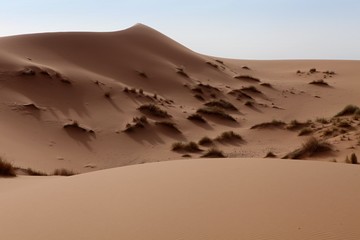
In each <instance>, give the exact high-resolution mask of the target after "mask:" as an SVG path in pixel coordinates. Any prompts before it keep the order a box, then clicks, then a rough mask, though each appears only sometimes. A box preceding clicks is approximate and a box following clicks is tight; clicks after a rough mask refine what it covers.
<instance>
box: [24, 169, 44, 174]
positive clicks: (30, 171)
mask: <svg viewBox="0 0 360 240" xmlns="http://www.w3.org/2000/svg"><path fill="white" fill-rule="evenodd" d="M24 172H26V173H27V174H29V175H30V176H47V174H46V173H44V172H41V171H38V170H34V169H31V168H27V169H24Z"/></svg>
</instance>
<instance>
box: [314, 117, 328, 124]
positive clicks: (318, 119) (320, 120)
mask: <svg viewBox="0 0 360 240" xmlns="http://www.w3.org/2000/svg"><path fill="white" fill-rule="evenodd" d="M316 122H318V123H322V124H328V123H329V120H327V119H326V118H317V119H316Z"/></svg>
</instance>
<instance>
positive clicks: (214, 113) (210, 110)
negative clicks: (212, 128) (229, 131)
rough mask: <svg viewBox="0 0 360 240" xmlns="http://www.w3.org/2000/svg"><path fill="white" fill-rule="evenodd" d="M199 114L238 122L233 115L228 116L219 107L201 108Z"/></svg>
mask: <svg viewBox="0 0 360 240" xmlns="http://www.w3.org/2000/svg"><path fill="white" fill-rule="evenodd" d="M197 113H202V114H206V115H211V116H215V117H218V118H221V119H224V120H228V121H232V122H237V121H236V119H235V118H233V117H232V116H231V115H229V114H227V113H226V112H224V110H222V109H221V108H218V107H204V108H200V109H198V110H197Z"/></svg>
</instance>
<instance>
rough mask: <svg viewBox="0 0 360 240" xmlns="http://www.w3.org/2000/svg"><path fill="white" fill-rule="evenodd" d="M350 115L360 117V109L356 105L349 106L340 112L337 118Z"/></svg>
mask: <svg viewBox="0 0 360 240" xmlns="http://www.w3.org/2000/svg"><path fill="white" fill-rule="evenodd" d="M348 115H360V108H359V107H358V106H355V105H347V106H346V107H345V108H344V109H343V110H341V111H340V112H338V113H337V114H336V115H335V117H342V116H348Z"/></svg>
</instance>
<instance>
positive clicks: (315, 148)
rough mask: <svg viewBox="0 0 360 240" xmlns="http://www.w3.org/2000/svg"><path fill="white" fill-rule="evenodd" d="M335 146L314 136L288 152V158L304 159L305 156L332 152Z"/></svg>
mask: <svg viewBox="0 0 360 240" xmlns="http://www.w3.org/2000/svg"><path fill="white" fill-rule="evenodd" d="M332 150H333V147H332V145H331V144H329V143H327V142H325V141H320V140H318V139H316V138H314V137H311V138H309V139H308V140H307V141H306V142H305V143H304V144H303V145H302V147H301V148H299V149H296V150H295V151H293V152H291V153H289V154H287V155H286V156H285V157H284V158H286V159H302V158H305V157H311V156H314V155H316V154H319V153H326V152H331V151H332Z"/></svg>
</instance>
